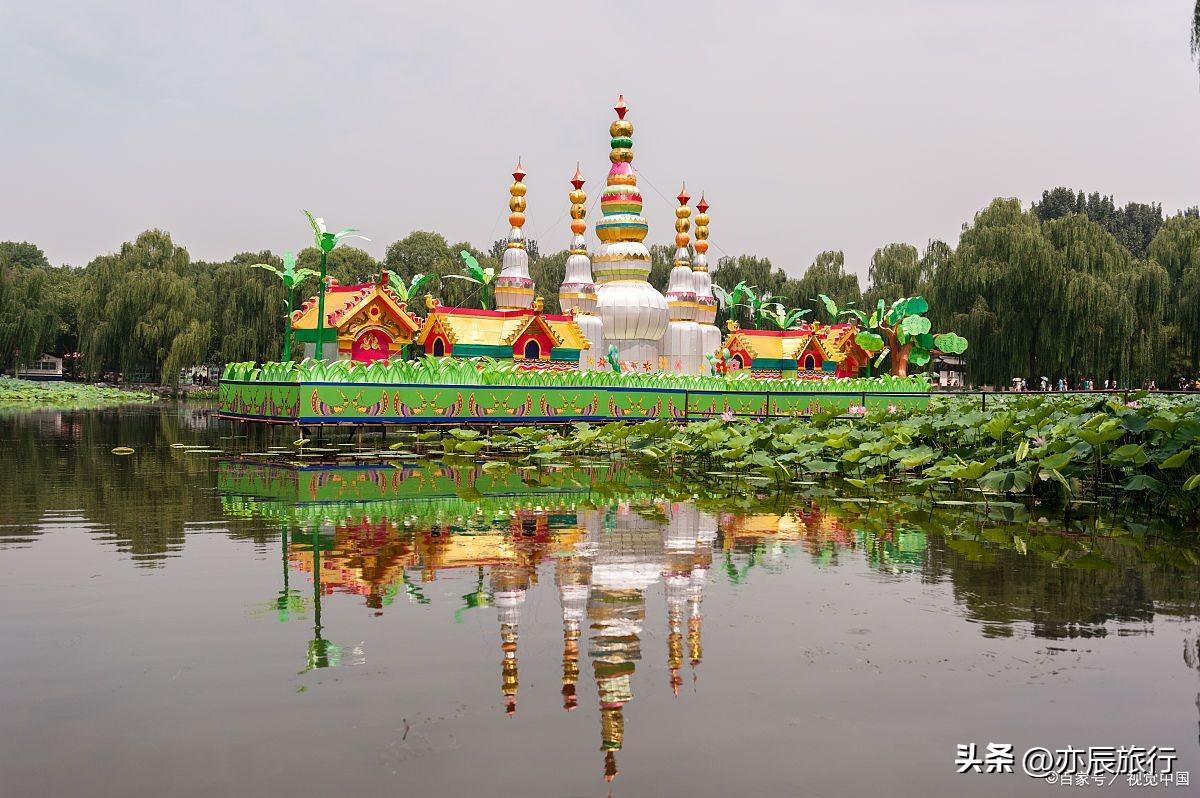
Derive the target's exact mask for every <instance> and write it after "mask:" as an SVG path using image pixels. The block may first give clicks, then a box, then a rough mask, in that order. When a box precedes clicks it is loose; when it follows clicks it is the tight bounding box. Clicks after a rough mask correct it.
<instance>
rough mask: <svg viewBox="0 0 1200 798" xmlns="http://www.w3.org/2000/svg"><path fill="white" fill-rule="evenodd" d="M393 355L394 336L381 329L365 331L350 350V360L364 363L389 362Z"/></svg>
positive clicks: (355, 340)
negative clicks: (373, 361)
mask: <svg viewBox="0 0 1200 798" xmlns="http://www.w3.org/2000/svg"><path fill="white" fill-rule="evenodd" d="M391 354H392V336H390V335H388V334H387V333H385V332H384V331H383V330H379V329H370V330H363V331H362V332H361V333H359V335H358V337H357V338H355V339H354V345H353V346H352V347H351V348H350V359H351V360H358V361H361V362H364V363H370V362H371V361H372V360H387V359H388V357H390V356H391Z"/></svg>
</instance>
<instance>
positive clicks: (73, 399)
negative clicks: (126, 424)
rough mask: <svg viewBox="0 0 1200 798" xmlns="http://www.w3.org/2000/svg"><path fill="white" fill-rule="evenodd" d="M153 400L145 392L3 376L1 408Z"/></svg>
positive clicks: (65, 407) (0, 381)
mask: <svg viewBox="0 0 1200 798" xmlns="http://www.w3.org/2000/svg"><path fill="white" fill-rule="evenodd" d="M151 401H154V396H153V395H152V394H148V393H146V392H144V391H127V390H124V389H121V388H102V387H99V386H96V385H85V384H81V383H76V382H36V381H34V380H14V379H12V378H10V377H0V409H3V408H21V409H42V410H45V409H54V410H69V409H76V408H89V407H108V406H110V405H118V404H129V403H136V402H151Z"/></svg>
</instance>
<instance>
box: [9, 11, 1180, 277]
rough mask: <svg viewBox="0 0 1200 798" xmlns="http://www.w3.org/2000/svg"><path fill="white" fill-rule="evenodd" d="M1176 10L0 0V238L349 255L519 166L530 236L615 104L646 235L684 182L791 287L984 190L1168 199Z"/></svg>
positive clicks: (970, 204)
mask: <svg viewBox="0 0 1200 798" xmlns="http://www.w3.org/2000/svg"><path fill="white" fill-rule="evenodd" d="M1192 5H1193V3H1192V0H1136V2H1130V1H1129V0H912V1H911V2H902V1H901V0H886V1H883V2H867V1H866V0H862V1H857V0H854V1H851V0H847V2H838V3H832V2H826V1H824V0H790V2H765V1H763V0H742V2H736V3H731V2H711V1H710V0H691V2H687V3H680V2H676V3H664V2H649V0H644V2H642V3H640V4H639V3H629V4H626V5H625V6H624V7H621V6H617V5H615V4H613V3H591V2H573V3H564V2H561V0H526V1H525V2H520V3H495V2H455V1H454V0H442V2H411V0H410V2H376V3H365V2H351V1H349V0H342V1H341V2H313V1H311V0H288V2H253V3H234V2H220V1H218V0H208V2H203V3H201V2H190V1H188V0H183V1H181V2H171V3H163V2H154V1H151V2H130V1H129V0H108V2H105V3H91V2H74V3H61V2H54V0H40V1H39V2H37V3H30V2H26V3H20V2H17V1H16V0H7V1H6V2H0V52H3V53H4V60H5V66H4V68H3V69H2V70H0V103H3V107H4V108H5V109H6V113H5V115H4V116H5V119H4V123H3V124H2V125H0V152H2V153H3V162H4V168H3V174H4V180H3V186H4V190H3V191H0V240H25V241H31V242H33V243H36V244H37V245H38V246H40V247H42V249H43V250H44V251H45V252H46V255H47V256H48V257H49V259H50V261H51V262H52V263H55V264H59V263H68V264H72V265H76V266H83V265H85V264H86V263H87V262H88V261H89V260H90V259H91V258H93V257H95V256H96V255H99V254H102V253H107V252H111V251H114V250H116V249H118V248H119V247H120V245H121V243H122V242H124V241H128V240H132V239H133V238H134V237H136V235H137V234H138V233H139V232H140V231H142V230H146V229H149V228H155V227H157V228H161V229H165V230H167V231H169V232H170V233H171V234H172V236H173V237H174V239H175V241H176V242H177V243H178V244H181V245H183V246H184V247H186V248H187V249H188V251H189V253H190V254H191V255H192V257H193V258H197V259H205V260H224V259H226V258H228V257H230V256H231V255H233V254H234V253H236V252H241V251H247V250H251V251H258V250H262V249H272V250H274V251H276V252H279V251H283V250H286V249H300V248H302V247H304V246H306V245H308V244H309V243H311V239H310V238H309V233H308V227H307V225H306V222H305V220H304V218H303V216H302V214H301V210H302V209H304V208H309V209H311V210H313V211H314V212H316V213H317V214H318V215H321V216H324V217H325V218H326V219H328V221H329V224H330V226H331V227H334V228H340V227H349V226H353V227H358V228H361V229H362V230H363V231H364V233H365V234H366V235H368V236H370V237H371V239H372V241H371V243H370V244H365V245H363V246H364V248H365V249H367V250H368V251H370V252H371V253H372V254H373V255H374V256H376V257H382V256H383V254H384V251H385V249H386V247H387V245H388V244H389V243H391V242H392V241H395V240H397V239H399V238H402V237H404V236H405V235H406V234H408V233H409V232H410V231H413V230H430V229H432V230H437V231H439V232H441V233H442V234H444V235H445V236H446V237H447V239H449V240H450V241H451V242H454V241H461V240H467V241H471V242H473V243H475V244H476V245H478V246H481V247H486V246H487V245H488V244H490V242H491V241H492V240H494V239H496V238H498V237H500V236H502V235H505V234H506V233H507V223H506V222H505V221H504V218H505V216H506V215H507V199H508V192H507V189H508V184H509V183H510V182H511V177H510V175H509V173H510V172H511V171H512V167H513V164H514V162H515V160H516V159H517V157H518V156H520V157H521V158H522V159H523V162H524V165H525V167H526V170H527V172H528V174H529V176H528V177H527V178H526V183H527V185H528V187H529V194H528V198H527V199H528V201H529V207H528V210H527V216H528V222H527V225H526V231H527V233H528V235H530V236H531V237H534V238H537V239H538V240H539V243H540V245H541V249H542V250H543V251H553V250H557V249H561V248H563V247H565V246H566V245H567V243H568V241H569V237H570V233H569V230H568V226H567V225H568V218H567V210H568V201H567V192H568V191H569V190H570V186H569V183H568V181H569V179H570V177H571V175H572V174H573V172H574V170H575V164H576V162H577V161H578V162H579V163H580V166H581V168H582V170H583V173H584V175H585V177H586V178H587V179H588V184H587V186H586V188H587V190H588V192H589V195H590V196H591V198H593V199H594V198H595V197H596V196H597V195H598V193H599V191H600V189H601V187H602V186H603V183H604V176H605V174H606V172H607V168H608V165H609V164H608V159H607V155H608V149H609V146H608V125H609V123H610V121H611V120H612V119H613V118H614V114H613V111H612V106H613V104H614V102H615V100H616V98H617V95H618V94H624V95H625V99H626V102H627V103H628V105H629V108H630V113H629V119H630V120H631V121H632V122H633V123H634V136H633V137H634V153H635V160H634V165H635V166H636V167H637V168H638V170H639V174H640V178H641V186H642V192H643V195H644V196H645V199H646V211H645V213H646V216H647V218H648V220H649V223H650V236H649V238H648V239H647V243H669V242H670V240H671V238H672V235H673V231H672V228H671V225H672V221H673V206H674V200H673V199H670V198H672V197H674V196H675V194H676V193H678V190H679V187H680V184H681V182H682V181H686V183H687V187H688V189H689V191H690V192H691V193H692V194H693V195H698V194H699V193H700V192H701V191H704V192H705V193H706V196H707V199H708V201H709V203H710V204H711V206H712V208H711V210H710V211H709V214H710V216H711V218H712V221H711V242H712V245H713V248H714V250H715V252H716V254H717V255H718V256H720V255H723V254H731V255H732V254H756V255H759V256H765V257H769V258H770V259H771V261H772V263H773V264H774V265H776V266H781V267H783V268H784V269H785V270H787V271H788V272H789V273H791V274H794V275H799V274H800V273H802V272H803V270H804V269H805V268H806V267H807V266H808V264H809V263H811V262H812V259H813V257H814V256H815V255H816V254H817V253H818V252H820V251H822V250H826V249H841V250H844V251H845V253H846V263H847V267H848V268H849V269H851V270H853V271H855V272H857V273H859V274H860V275H864V276H865V274H866V270H867V266H868V263H869V261H870V258H871V254H872V253H873V252H874V250H875V249H876V248H878V247H880V246H883V245H884V244H887V243H890V242H896V241H905V242H910V243H912V244H915V245H917V246H920V247H923V246H924V245H925V243H926V242H927V241H928V240H929V239H930V238H940V239H943V240H946V241H949V242H951V243H954V242H956V241H957V238H958V234H959V232H960V231H961V228H962V225H963V224H964V223H966V222H968V221H970V220H971V219H972V218H973V216H974V214H975V213H976V212H978V211H979V210H980V209H982V208H983V207H984V206H986V204H987V203H988V202H989V201H990V200H991V199H992V198H994V197H997V196H1003V197H1018V198H1020V199H1021V200H1022V201H1024V202H1026V203H1028V202H1030V201H1032V200H1034V199H1037V198H1038V197H1039V196H1040V195H1041V192H1042V191H1043V190H1044V189H1047V188H1051V187H1054V186H1057V185H1066V186H1070V187H1072V188H1084V189H1086V190H1089V191H1092V190H1099V191H1101V192H1103V193H1106V194H1113V195H1115V197H1116V200H1117V202H1118V203H1124V202H1126V201H1130V200H1136V201H1143V202H1161V203H1162V204H1163V206H1164V208H1165V209H1166V210H1167V211H1169V212H1170V211H1175V210H1177V209H1179V208H1184V207H1188V206H1191V205H1196V204H1200V147H1198V146H1197V145H1198V144H1200V135H1198V134H1200V79H1198V78H1197V71H1196V68H1195V66H1194V64H1193V63H1192V61H1191V58H1190V55H1189V51H1188V34H1189V24H1190V14H1191V9H1192ZM598 215H599V212H598V207H597V208H596V209H594V210H592V211H591V212H590V213H589V221H591V222H594V221H595V218H596V217H597V216H598ZM590 241H591V242H592V244H593V246H594V244H595V239H594V236H593V237H591V238H590ZM710 257H711V256H710Z"/></svg>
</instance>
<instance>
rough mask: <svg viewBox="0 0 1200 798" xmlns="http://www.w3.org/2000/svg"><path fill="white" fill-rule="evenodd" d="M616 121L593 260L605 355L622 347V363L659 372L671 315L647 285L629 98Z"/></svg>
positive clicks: (618, 107)
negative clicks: (663, 344) (662, 344)
mask: <svg viewBox="0 0 1200 798" xmlns="http://www.w3.org/2000/svg"><path fill="white" fill-rule="evenodd" d="M614 110H616V112H617V119H616V121H615V122H613V123H612V125H611V126H610V127H609V133H610V134H611V136H612V140H611V145H612V151H611V152H610V153H609V154H608V159H609V160H610V161H612V168H610V169H609V170H608V185H607V186H606V187H605V189H604V192H603V193H602V194H601V195H600V210H601V212H602V213H603V214H604V218H603V219H602V220H600V221H599V222H597V224H596V235H597V237H599V239H600V242H601V243H600V246H599V248H598V249H597V250H596V257H595V258H594V260H593V264H592V266H593V271H594V273H595V275H596V281H597V283H598V285H597V286H596V300H597V301H596V311H597V313H598V314H599V316H600V320H601V321H602V322H603V323H604V346H603V352H605V353H606V352H608V350H609V347H610V346H615V347H616V348H617V357H618V359H620V360H621V361H622V362H625V363H632V364H636V367H637V368H640V369H645V370H647V371H649V370H655V369H657V368H658V359H659V356H660V354H661V352H660V349H661V339H662V337H663V334H664V333H665V332H666V331H667V322H668V321H669V319H670V314H669V313H668V311H667V300H666V298H665V297H664V296H663V295H662V294H660V293H659V292H658V290H657V289H655V288H654V286H652V285H650V283H648V282H647V281H646V278H647V277H648V276H649V275H650V251H649V250H648V249H646V245H645V244H643V243H642V241H643V240H644V239H645V238H646V219H645V218H644V217H643V216H642V215H641V214H642V195H641V192H639V191H638V187H637V174H636V173H635V172H634V171H633V138H632V136H633V123H632V122H630V121H629V120H627V119H626V118H625V114H626V113H628V111H629V108H628V107H627V106H626V105H625V97H624V95H622V96H621V97H619V98H618V99H617V104H616V106H614Z"/></svg>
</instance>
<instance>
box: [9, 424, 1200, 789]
mask: <svg viewBox="0 0 1200 798" xmlns="http://www.w3.org/2000/svg"><path fill="white" fill-rule="evenodd" d="M244 434H245V431H244V428H241V427H237V428H235V427H232V426H230V425H227V424H224V423H222V422H218V421H216V420H213V419H210V418H209V417H208V415H207V413H206V412H204V411H202V410H195V409H180V408H171V407H168V408H164V409H145V408H135V409H123V410H114V411H92V412H87V413H82V412H81V413H49V412H46V413H37V414H32V415H17V416H6V417H4V418H2V419H0V443H2V444H3V446H4V448H5V449H6V450H7V456H8V462H9V463H11V464H12V465H13V467H12V468H11V469H9V470H8V472H7V474H6V476H5V479H4V481H3V483H2V487H0V491H2V493H0V640H2V641H3V643H2V644H0V795H3V796H77V795H78V796H84V795H86V796H110V795H111V796H142V795H146V796H209V795H222V796H226V795H254V796H275V795H280V796H284V795H286V796H332V795H346V794H355V795H357V794H363V795H366V794H372V795H378V794H388V795H437V796H441V795H447V796H464V795H521V796H590V795H607V794H610V793H611V794H613V795H626V796H651V795H654V796H726V795H768V796H775V795H780V796H793V795H794V796H827V795H828V796H860V795H867V794H880V795H901V796H930V795H964V794H971V795H996V796H1000V795H1005V796H1007V795H1037V796H1040V795H1046V794H1048V793H1049V792H1051V791H1052V790H1054V789H1055V788H1054V787H1051V786H1050V785H1048V784H1046V783H1044V782H1040V781H1036V780H1033V779H1030V778H1028V777H1026V776H1025V775H1023V774H1021V773H1019V772H1018V773H1013V774H965V775H956V774H955V766H954V757H955V748H956V745H957V744H960V743H969V742H976V743H979V744H980V745H981V746H985V745H986V744H987V743H988V742H990V741H996V742H1005V743H1012V744H1013V745H1014V746H1015V748H1016V749H1017V751H1018V752H1021V751H1024V750H1025V749H1027V748H1030V747H1032V746H1039V745H1040V746H1046V747H1048V748H1050V749H1055V748H1063V747H1066V746H1068V745H1074V746H1076V747H1084V748H1086V747H1088V746H1099V745H1112V746H1119V745H1141V746H1147V747H1148V746H1153V745H1158V746H1174V747H1175V748H1177V749H1178V755H1179V761H1178V769H1180V770H1189V771H1191V772H1192V774H1193V775H1194V777H1196V778H1197V779H1198V781H1197V783H1200V750H1198V746H1200V741H1198V726H1197V723H1198V704H1197V701H1198V691H1200V671H1198V670H1197V668H1198V666H1200V663H1198V654H1200V652H1198V648H1197V636H1198V633H1200V624H1198V623H1197V611H1198V608H1200V580H1198V578H1197V577H1198V576H1200V570H1198V569H1197V566H1196V563H1197V562H1200V559H1198V558H1197V555H1196V552H1195V550H1194V549H1193V548H1192V547H1191V546H1190V544H1187V543H1185V542H1184V541H1186V540H1187V538H1186V537H1181V536H1179V535H1176V534H1171V533H1170V532H1167V531H1162V530H1158V529H1155V528H1151V527H1148V526H1145V525H1142V524H1139V523H1137V522H1136V521H1135V520H1130V519H1100V520H1099V521H1097V520H1096V519H1084V520H1082V521H1072V522H1071V523H1069V524H1067V523H1064V522H1063V521H1061V520H1053V519H1051V520H1049V521H1044V522H1041V523H1039V522H1038V521H1037V520H1036V519H1035V520H1032V521H1031V520H1030V519H1029V518H1028V517H1027V516H1026V514H1025V512H1024V511H1023V509H1021V508H1014V507H1007V506H1000V507H992V508H989V510H988V511H987V512H984V511H982V510H981V509H980V508H978V507H975V506H949V507H939V508H937V509H935V510H933V511H930V510H929V509H928V508H924V509H922V508H918V507H914V506H910V505H908V504H906V503H904V502H902V501H899V500H889V501H888V502H886V503H882V504H878V503H876V504H872V503H869V502H864V501H861V500H855V501H849V500H847V499H846V497H838V496H833V495H826V494H823V493H820V492H819V493H817V494H814V495H812V496H808V497H805V498H795V499H790V500H788V501H786V502H777V501H776V502H769V501H762V500H755V499H752V498H749V497H747V496H746V495H745V493H749V492H750V491H749V490H748V489H747V490H746V491H744V492H742V495H740V496H735V497H733V498H731V499H725V500H713V499H708V498H703V497H704V496H705V495H706V493H705V492H704V491H701V490H696V491H694V492H695V493H696V494H697V495H698V496H699V497H700V498H695V499H691V498H690V497H689V496H688V495H687V494H686V492H681V491H680V490H679V488H678V486H674V487H667V486H662V485H655V484H653V483H652V482H651V481H650V480H647V479H646V478H645V477H639V476H637V475H634V474H629V473H626V472H624V471H623V470H622V469H621V468H619V467H615V466H612V465H607V464H605V465H596V466H591V467H587V468H575V469H567V470H564V471H559V472H556V473H553V474H548V475H547V474H538V473H536V472H532V471H525V472H506V471H503V470H496V471H488V470H484V469H482V468H479V467H476V466H473V465H470V464H459V465H454V466H446V465H442V464H438V463H436V462H426V461H424V460H422V459H421V458H419V457H416V456H406V457H390V458H389V459H387V460H381V459H380V458H378V457H369V456H367V457H362V458H360V462H358V463H357V464H355V463H353V462H352V460H351V458H350V455H351V454H352V453H354V452H355V451H356V449H355V447H353V446H337V444H338V443H342V440H341V439H339V440H337V441H326V445H327V446H329V447H330V448H337V449H339V450H340V451H341V452H342V453H343V454H344V455H346V456H345V457H343V458H342V460H343V464H342V465H341V466H339V467H336V468H330V467H320V466H317V465H315V458H314V460H313V461H311V464H310V465H309V466H308V467H306V468H296V467H294V466H290V465H288V464H286V463H284V462H283V460H285V459H287V458H282V457H280V456H276V455H271V451H270V449H269V447H271V446H287V444H288V443H290V439H291V438H294V437H295V435H294V433H287V432H281V433H280V435H279V436H278V437H277V438H275V439H265V438H261V437H259V438H251V439H248V438H244V437H242V438H238V437H231V436H235V435H244ZM171 444H186V445H190V446H193V447H202V448H209V449H218V450H221V452H220V453H218V452H213V451H207V452H206V451H201V450H199V449H196V450H190V449H185V448H178V447H176V448H172V446H171ZM118 445H127V446H132V447H133V448H135V449H136V450H137V451H136V454H134V455H132V456H128V457H118V456H114V455H112V454H111V453H110V450H111V449H112V448H113V447H114V446H118ZM361 448H369V445H367V446H363V447H361ZM247 452H266V453H267V454H268V455H271V456H262V455H256V456H255V457H252V458H241V459H234V458H232V457H231V456H230V455H234V454H238V453H247ZM388 454H389V455H397V454H402V453H398V452H388ZM272 461H278V462H277V463H276V464H275V465H272V464H271V463H272ZM813 489H814V490H815V488H813ZM606 776H608V777H611V781H609V780H607V779H606ZM1089 789H1090V790H1095V789H1096V788H1082V787H1081V788H1077V790H1079V791H1086V790H1089ZM1127 789H1128V788H1127V787H1125V786H1123V785H1122V784H1121V783H1118V784H1116V785H1114V786H1113V787H1112V788H1111V789H1109V790H1105V791H1106V792H1110V793H1115V792H1123V791H1126V790H1127ZM1164 789H1165V790H1167V794H1194V793H1189V792H1188V790H1187V789H1186V788H1183V789H1181V788H1158V790H1164ZM1192 789H1195V788H1192ZM1147 790H1150V792H1151V793H1154V792H1155V790H1153V789H1150V788H1141V789H1140V790H1137V791H1138V792H1143V793H1144V792H1146V791H1147ZM1060 791H1061V790H1060Z"/></svg>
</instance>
